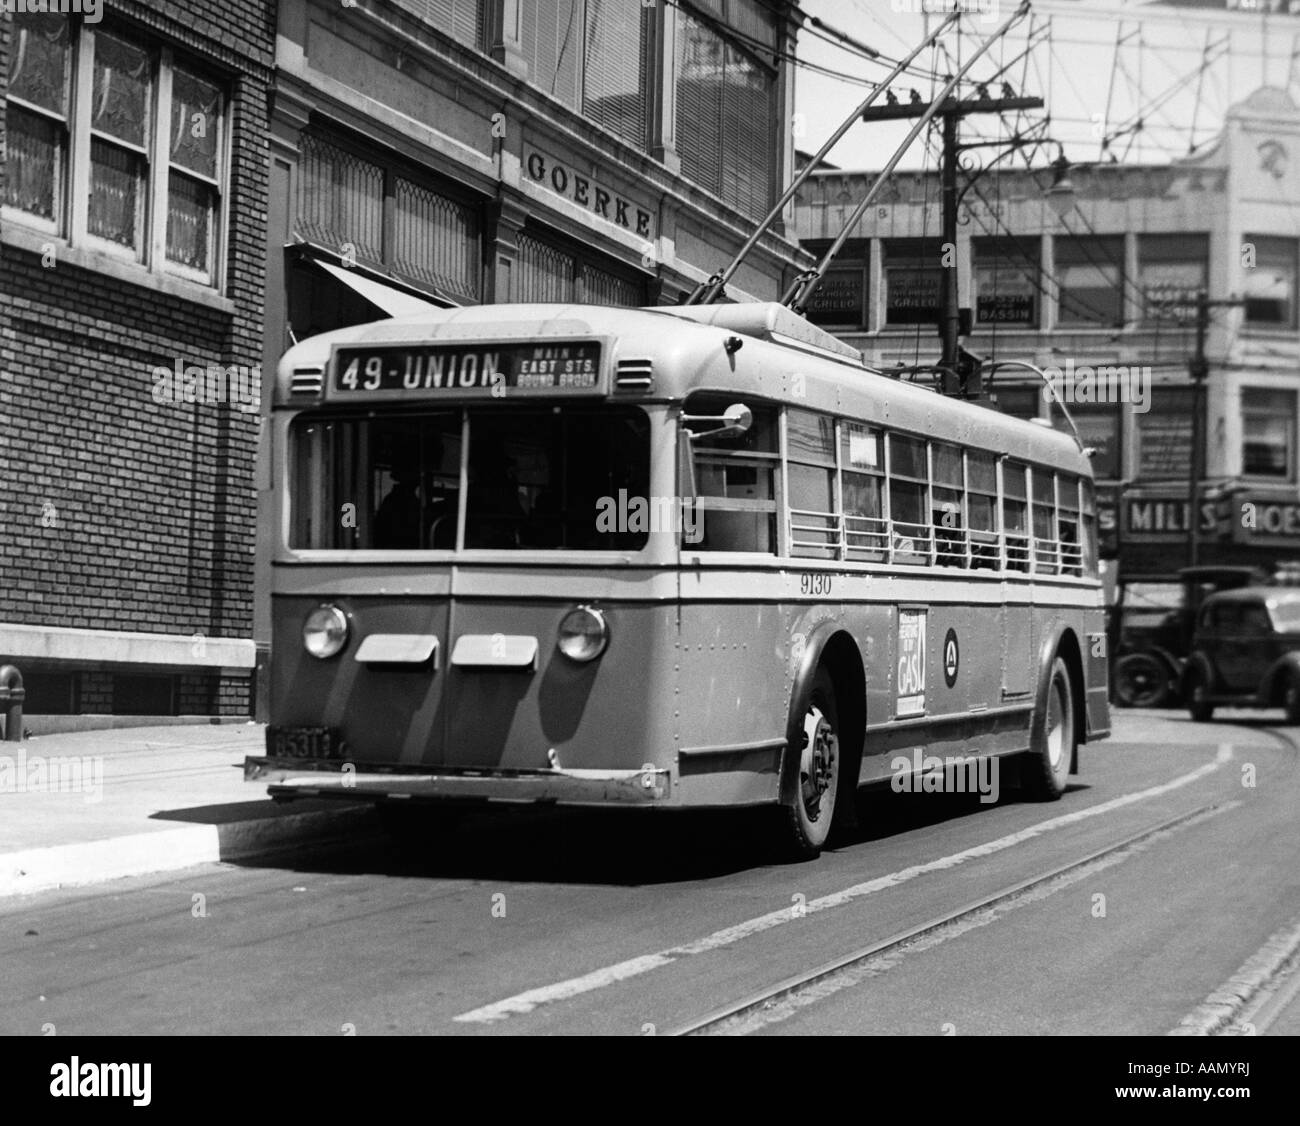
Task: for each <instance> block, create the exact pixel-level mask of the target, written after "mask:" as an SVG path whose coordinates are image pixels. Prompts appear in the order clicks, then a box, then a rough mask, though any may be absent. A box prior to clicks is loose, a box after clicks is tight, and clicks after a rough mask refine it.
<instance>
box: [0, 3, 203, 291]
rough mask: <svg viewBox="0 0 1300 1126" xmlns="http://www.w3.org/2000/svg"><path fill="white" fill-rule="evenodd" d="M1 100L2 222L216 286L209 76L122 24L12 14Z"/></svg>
mask: <svg viewBox="0 0 1300 1126" xmlns="http://www.w3.org/2000/svg"><path fill="white" fill-rule="evenodd" d="M73 90H77V91H79V96H77V97H75V98H74V97H73V96H72V91H73ZM8 98H9V110H8V123H9V130H10V142H9V143H10V147H11V151H12V152H14V153H15V154H16V156H17V159H16V160H12V161H10V162H9V176H8V177H7V180H6V184H5V194H4V204H5V211H6V214H5V218H6V219H10V220H13V221H15V222H19V223H22V224H24V225H29V226H33V227H36V228H37V229H40V230H43V231H47V232H49V233H52V234H56V235H59V236H62V237H65V238H67V239H68V240H69V241H71V242H72V243H73V244H74V245H86V244H88V245H92V246H94V247H96V248H97V249H100V250H104V251H107V252H108V253H111V254H115V255H119V256H123V257H129V258H130V259H132V260H133V261H136V262H139V263H141V264H143V265H144V266H146V267H147V268H149V269H151V270H166V271H168V272H170V273H176V274H180V275H182V276H184V277H187V278H189V279H190V280H192V281H197V282H199V283H200V284H204V285H214V284H216V282H217V272H218V271H217V263H218V261H219V253H218V245H217V243H218V232H219V231H220V229H221V221H220V217H221V207H222V202H223V199H224V195H225V179H226V173H225V168H224V153H225V113H226V110H225V95H224V94H223V92H222V88H221V86H220V85H219V84H218V83H217V82H215V81H213V80H212V79H211V78H210V77H208V76H205V75H203V74H202V73H201V72H200V71H199V70H198V69H196V68H194V67H191V66H190V65H189V64H188V63H186V62H185V61H183V60H182V59H181V58H180V57H179V56H176V55H174V54H173V52H172V51H171V49H170V48H167V47H159V46H157V45H154V44H151V43H149V42H147V41H144V40H142V39H137V38H135V37H133V36H130V35H128V34H126V33H124V32H121V31H118V30H103V29H100V28H98V27H95V28H93V29H92V27H90V26H88V25H85V24H76V23H73V22H72V21H70V20H68V19H67V18H66V17H62V16H44V15H26V14H22V13H18V14H15V16H14V39H13V45H12V47H11V49H10V54H9V88H8ZM74 106H75V109H74V108H73V107H74ZM76 137H84V138H85V139H86V141H87V142H88V143H87V144H86V145H85V147H84V149H79V147H78V145H76V144H75V143H74V138H76ZM79 151H83V152H85V154H86V157H85V159H84V160H83V161H80V162H78V160H77V159H76V157H75V154H77V153H78V152H79ZM155 168H163V169H165V174H164V175H161V176H158V175H155V174H154V169H155ZM76 199H85V200H86V207H85V211H84V215H83V213H82V212H80V211H79V209H78V208H75V207H72V206H70V201H72V200H76Z"/></svg>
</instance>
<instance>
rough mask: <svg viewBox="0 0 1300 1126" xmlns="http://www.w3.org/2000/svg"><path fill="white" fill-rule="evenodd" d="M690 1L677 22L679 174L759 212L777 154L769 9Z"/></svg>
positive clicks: (749, 0)
mask: <svg viewBox="0 0 1300 1126" xmlns="http://www.w3.org/2000/svg"><path fill="white" fill-rule="evenodd" d="M697 6H698V7H699V8H700V9H701V13H700V14H696V12H695V11H694V10H693V9H692V8H690V7H688V6H687V5H686V4H685V3H683V4H682V5H681V13H680V17H679V20H678V25H677V149H678V153H679V155H680V157H681V161H682V174H683V175H684V176H686V177H688V178H689V179H691V180H694V181H695V182H696V183H697V184H699V185H700V186H701V187H702V188H705V189H706V190H708V191H710V192H712V193H713V194H714V195H717V196H720V197H721V198H722V199H723V200H724V201H725V202H727V203H729V204H731V206H733V207H735V208H736V209H737V210H738V211H740V212H742V213H743V214H745V215H747V216H749V217H750V218H751V219H760V218H762V217H763V216H764V215H765V214H766V213H767V210H768V208H769V207H770V206H771V202H772V183H773V179H774V172H775V167H776V162H777V152H776V143H775V137H774V129H773V121H774V120H775V118H776V96H777V81H776V79H777V69H776V59H775V56H774V54H773V53H772V51H774V50H775V47H776V22H775V16H773V15H772V14H771V13H770V12H768V11H767V10H766V9H764V8H762V7H760V6H759V5H757V4H756V3H754V2H753V0H725V3H724V2H723V0H710V2H708V3H700V4H699V5H697ZM704 12H708V13H710V14H708V15H705V14H703V13H704Z"/></svg>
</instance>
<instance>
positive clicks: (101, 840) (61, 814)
mask: <svg viewBox="0 0 1300 1126" xmlns="http://www.w3.org/2000/svg"><path fill="white" fill-rule="evenodd" d="M264 732H265V728H264V727H263V726H262V725H261V724H253V723H248V724H229V725H221V726H213V725H199V726H193V727H139V728H120V729H116V730H107V731H80V732H70V733H66V734H60V735H45V736H37V737H33V738H31V739H29V740H27V741H26V742H25V743H0V895H15V894H20V893H23V892H33V891H42V890H46V889H49V888H56V887H67V886H73V885H78V884H92V883H99V882H100V881H103V880H111V879H117V878H118V877H121V876H134V875H143V874H145V873H149V872H164V871H171V870H175V869H180V868H188V867H191V866H192V865H195V864H204V863H210V862H213V861H218V860H230V859H234V858H236V857H247V856H252V855H255V854H258V853H265V852H270V851H273V850H275V849H278V848H285V847H288V846H290V845H293V844H295V843H298V842H301V841H304V840H307V839H309V838H310V839H321V838H327V837H335V836H339V835H342V834H344V833H347V832H349V831H356V832H363V833H365V832H369V831H371V830H372V829H373V827H374V826H375V821H374V813H373V811H372V810H371V809H370V807H369V806H367V805H365V804H357V803H349V802H338V801H325V800H319V799H316V800H304V801H297V802H293V803H292V804H288V805H278V804H276V803H274V802H272V801H271V800H270V799H269V798H267V796H266V788H265V787H264V786H260V785H255V784H253V783H247V782H245V781H244V780H243V769H242V768H243V764H244V756H245V755H249V754H253V755H256V754H261V753H262V748H263V745H264V743H263V740H264V737H265V736H264Z"/></svg>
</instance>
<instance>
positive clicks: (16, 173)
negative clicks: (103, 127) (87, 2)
mask: <svg viewBox="0 0 1300 1126" xmlns="http://www.w3.org/2000/svg"><path fill="white" fill-rule="evenodd" d="M13 19H14V27H13V38H12V40H11V41H10V45H9V85H8V91H7V92H8V101H9V109H8V126H9V153H10V157H11V159H10V160H9V162H8V165H7V172H8V175H7V176H6V179H5V194H4V202H5V203H6V204H7V205H8V206H10V207H14V208H17V209H18V210H19V211H22V212H23V213H24V217H25V218H26V219H28V220H31V219H37V220H40V221H41V222H40V224H39V225H40V226H41V227H42V228H48V229H51V230H57V231H60V232H62V230H63V229H64V227H65V225H66V219H65V212H64V208H65V206H66V204H67V200H66V195H67V176H68V147H69V145H68V138H69V132H70V122H71V118H70V116H69V110H68V106H69V87H70V84H71V78H72V49H71V46H70V42H71V40H70V31H69V29H70V28H71V26H72V24H71V21H70V20H68V19H67V18H66V17H64V16H45V15H17V14H16V15H15V16H14V17H13Z"/></svg>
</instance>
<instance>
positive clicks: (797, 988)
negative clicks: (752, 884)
mask: <svg viewBox="0 0 1300 1126" xmlns="http://www.w3.org/2000/svg"><path fill="white" fill-rule="evenodd" d="M1237 804H1239V803H1237V802H1229V803H1222V802H1219V803H1212V804H1209V805H1203V806H1198V807H1197V808H1196V809H1193V810H1190V811H1188V812H1186V813H1180V814H1178V815H1177V816H1175V817H1171V818H1168V819H1166V820H1164V821H1161V822H1158V823H1156V824H1154V825H1150V826H1148V827H1147V828H1145V829H1143V830H1141V831H1140V832H1138V833H1135V834H1133V835H1131V836H1129V837H1126V838H1125V839H1123V840H1121V841H1118V842H1116V843H1114V844H1111V845H1107V846H1106V847H1105V848H1102V849H1098V850H1096V851H1095V852H1092V853H1089V854H1088V855H1087V856H1084V857H1082V858H1080V859H1078V860H1072V861H1070V862H1069V863H1068V864H1064V865H1061V866H1059V867H1057V868H1054V869H1052V870H1051V871H1050V872H1046V873H1042V874H1040V875H1037V876H1031V877H1029V878H1028V879H1025V880H1021V881H1019V882H1017V883H1015V884H1012V885H1011V886H1010V887H1005V888H1002V889H1001V890H999V891H996V892H994V893H992V894H991V895H987V896H984V897H983V898H981V899H979V900H977V901H975V902H974V903H969V904H967V905H966V906H964V907H959V908H957V909H956V910H955V911H950V912H947V913H946V914H943V915H940V916H938V917H936V918H933V919H930V920H929V921H927V922H924V923H921V924H920V925H918V926H915V927H911V928H909V929H908V930H905V931H901V932H899V933H897V934H895V935H892V936H891V937H889V938H886V939H884V940H882V941H879V942H873V943H872V944H870V945H869V946H865V947H863V948H861V949H859V950H855V951H854V952H852V953H850V954H847V955H844V956H842V957H839V958H836V959H835V960H834V961H831V962H827V963H825V964H823V965H821V966H818V967H816V968H815V969H812V970H809V971H806V972H804V973H801V974H797V975H795V976H794V977H790V978H787V979H786V980H784V981H782V982H780V983H779V984H777V985H775V986H771V987H768V988H766V989H763V990H761V991H759V992H757V993H754V994H751V995H749V996H748V997H745V998H744V999H742V1000H740V1001H738V1002H735V1003H733V1004H729V1005H726V1006H723V1007H722V1008H719V1009H715V1010H714V1011H712V1012H710V1013H709V1014H708V1015H706V1016H704V1017H701V1018H699V1019H698V1020H694V1021H691V1022H690V1023H688V1024H684V1025H680V1026H678V1027H677V1028H674V1029H673V1030H672V1031H671V1032H669V1035H671V1036H701V1035H709V1034H713V1033H717V1032H723V1031H725V1030H726V1029H727V1028H728V1027H729V1026H732V1025H734V1024H737V1023H738V1022H740V1021H741V1020H743V1019H744V1018H745V1017H750V1016H756V1015H758V1014H761V1013H762V1012H763V1011H765V1010H770V1009H771V1008H772V1007H773V1006H775V1005H777V1004H779V1003H780V1002H782V1001H785V1000H787V999H790V998H793V997H795V996H796V995H798V994H800V993H802V992H804V991H805V990H808V989H810V988H811V987H812V986H814V985H817V984H819V983H822V982H825V981H828V980H829V979H832V978H835V977H836V976H838V975H842V974H845V973H847V972H849V971H852V970H854V969H855V968H857V967H860V966H863V965H864V964H866V963H868V962H870V961H871V960H872V959H874V958H879V957H881V956H882V955H886V954H889V953H892V952H896V951H902V950H905V949H906V948H907V947H909V946H912V945H914V944H915V943H917V942H918V941H920V940H921V939H923V938H925V937H927V936H930V935H933V934H935V933H936V932H939V931H941V930H943V929H944V928H945V927H952V926H954V925H955V924H959V923H961V922H963V921H964V920H968V919H972V918H974V917H976V916H978V915H979V914H980V913H981V912H986V911H988V910H989V909H990V908H995V907H999V906H1004V905H1006V904H1008V903H1010V902H1012V901H1015V900H1017V899H1019V898H1021V897H1023V896H1025V895H1026V894H1027V893H1029V892H1031V891H1033V890H1035V889H1038V888H1041V887H1044V886H1045V885H1048V884H1050V883H1052V882H1053V881H1056V880H1060V879H1061V878H1062V877H1065V876H1068V875H1070V874H1071V873H1074V872H1077V871H1078V870H1079V869H1084V868H1087V867H1089V866H1090V865H1095V864H1097V863H1098V862H1099V861H1102V860H1105V859H1107V858H1109V857H1112V856H1114V855H1115V854H1118V853H1122V852H1124V851H1125V850H1131V849H1133V848H1134V847H1135V846H1137V845H1141V844H1143V843H1144V842H1146V841H1149V840H1151V839H1152V838H1155V837H1158V836H1161V835H1163V834H1166V833H1168V832H1170V831H1172V830H1174V829H1179V828H1182V827H1184V826H1185V825H1188V824H1190V823H1193V822H1196V821H1199V820H1202V819H1205V818H1207V817H1211V816H1214V815H1216V814H1218V813H1222V812H1226V810H1227V809H1229V808H1232V807H1235V806H1236V805H1237Z"/></svg>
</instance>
